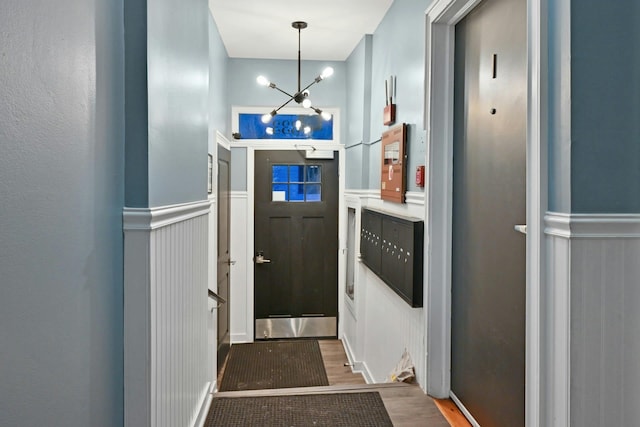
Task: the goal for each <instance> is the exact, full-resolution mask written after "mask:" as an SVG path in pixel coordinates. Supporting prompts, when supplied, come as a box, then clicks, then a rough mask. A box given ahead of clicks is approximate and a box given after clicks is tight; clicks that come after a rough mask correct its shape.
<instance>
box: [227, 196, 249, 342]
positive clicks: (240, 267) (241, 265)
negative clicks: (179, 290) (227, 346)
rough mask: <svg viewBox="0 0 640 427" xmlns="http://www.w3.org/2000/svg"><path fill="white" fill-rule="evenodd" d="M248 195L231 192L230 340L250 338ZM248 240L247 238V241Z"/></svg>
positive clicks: (247, 340)
mask: <svg viewBox="0 0 640 427" xmlns="http://www.w3.org/2000/svg"><path fill="white" fill-rule="evenodd" d="M248 203H249V198H248V194H247V192H246V191H232V192H231V247H230V252H231V259H232V260H234V261H235V262H236V263H235V264H234V265H232V266H231V305H230V310H231V342H232V343H242V342H252V341H253V261H252V255H251V253H250V252H249V248H252V247H253V233H252V232H251V230H253V219H252V218H251V219H250V218H248V215H247V212H248V206H247V204H248ZM250 239H251V240H250Z"/></svg>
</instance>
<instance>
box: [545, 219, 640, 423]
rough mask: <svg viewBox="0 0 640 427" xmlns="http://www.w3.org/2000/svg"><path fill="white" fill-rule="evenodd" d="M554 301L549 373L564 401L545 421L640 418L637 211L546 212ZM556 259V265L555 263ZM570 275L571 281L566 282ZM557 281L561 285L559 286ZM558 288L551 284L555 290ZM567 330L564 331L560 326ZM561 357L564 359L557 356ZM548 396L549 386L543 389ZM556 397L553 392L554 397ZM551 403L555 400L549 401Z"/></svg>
mask: <svg viewBox="0 0 640 427" xmlns="http://www.w3.org/2000/svg"><path fill="white" fill-rule="evenodd" d="M545 219H546V224H547V230H546V233H547V234H548V235H549V236H550V242H551V243H550V245H551V246H550V252H551V255H550V258H551V259H550V261H551V264H550V272H551V271H556V272H558V274H555V275H552V276H551V280H550V281H549V283H548V286H547V290H549V292H550V293H551V292H553V293H551V294H550V295H548V296H546V298H545V300H547V301H548V302H549V303H552V304H556V305H558V301H560V305H565V306H564V307H560V306H558V307H555V308H554V309H553V311H554V316H553V317H552V321H551V324H547V325H546V333H547V334H549V333H552V331H553V330H554V329H555V328H556V327H559V329H560V330H561V331H564V330H568V331H569V335H568V336H567V337H563V336H556V339H555V340H553V341H552V343H553V345H552V346H551V347H550V348H549V349H548V351H547V353H548V354H550V355H551V356H550V359H551V360H552V364H553V361H554V360H555V362H556V363H555V364H554V365H553V366H552V368H555V369H556V371H553V370H552V371H550V372H549V375H548V377H552V376H553V375H561V376H562V378H563V380H562V382H563V383H562V384H560V383H558V382H557V380H556V383H555V384H554V385H553V386H551V387H549V386H548V387H546V388H547V389H553V388H554V387H555V388H558V389H559V390H560V391H562V393H560V394H559V395H557V396H555V397H556V398H560V399H561V401H560V402H558V403H557V404H558V405H559V406H562V407H561V408H557V410H556V411H551V413H552V414H554V417H553V418H552V419H548V420H547V422H546V423H545V425H553V426H556V425H558V426H559V425H580V426H603V425H616V426H618V425H619V426H626V425H636V424H637V422H638V420H639V419H640V404H639V402H640V357H638V355H639V354H640V310H639V309H638V306H639V305H640V233H639V231H640V215H615V214H613V215H575V214H574V215H565V214H553V213H551V214H548V215H547V217H546V218H545ZM551 266H553V268H551ZM566 282H568V285H565V283H566ZM556 287H559V288H562V289H563V290H555V288H556ZM552 289H553V290H555V291H551V290H552ZM563 333H564V332H563ZM560 361H562V362H561V363H560ZM543 395H544V389H543ZM549 399H550V400H551V399H553V396H549ZM547 404H549V405H551V404H552V403H551V402H547Z"/></svg>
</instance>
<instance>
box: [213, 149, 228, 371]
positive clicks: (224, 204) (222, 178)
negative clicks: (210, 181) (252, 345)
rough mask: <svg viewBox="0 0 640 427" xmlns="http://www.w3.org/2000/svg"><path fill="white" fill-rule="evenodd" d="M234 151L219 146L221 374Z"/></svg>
mask: <svg viewBox="0 0 640 427" xmlns="http://www.w3.org/2000/svg"><path fill="white" fill-rule="evenodd" d="M230 165H231V152H230V151H229V150H227V149H226V148H224V147H221V146H218V193H217V197H216V199H217V204H218V280H217V281H218V291H217V292H218V295H219V296H220V297H221V298H222V299H223V301H226V303H221V302H217V304H218V372H220V370H221V369H222V366H223V365H224V361H225V358H226V357H227V354H228V353H229V348H230V345H231V340H230V332H229V328H230V311H229V307H230V303H229V296H230V295H229V294H230V292H229V284H230V274H229V273H230V271H229V270H230V266H231V255H230V252H229V243H230V238H229V230H230V225H229V220H230V203H229V191H230V188H229V186H230V182H231V181H230V177H231V169H230Z"/></svg>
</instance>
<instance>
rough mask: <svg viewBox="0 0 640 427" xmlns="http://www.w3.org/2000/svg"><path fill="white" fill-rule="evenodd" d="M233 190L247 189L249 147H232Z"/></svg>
mask: <svg viewBox="0 0 640 427" xmlns="http://www.w3.org/2000/svg"><path fill="white" fill-rule="evenodd" d="M231 191H247V149H246V148H244V147H236V148H231Z"/></svg>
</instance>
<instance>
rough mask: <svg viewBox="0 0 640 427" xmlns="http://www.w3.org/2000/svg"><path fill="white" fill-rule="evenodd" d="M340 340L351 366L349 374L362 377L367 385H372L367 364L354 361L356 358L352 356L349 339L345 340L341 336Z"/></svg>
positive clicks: (371, 377) (345, 338)
mask: <svg viewBox="0 0 640 427" xmlns="http://www.w3.org/2000/svg"><path fill="white" fill-rule="evenodd" d="M341 340H342V346H343V347H344V352H345V353H346V355H347V360H348V361H349V363H350V364H351V372H353V373H355V374H360V375H362V377H363V378H364V380H365V381H366V383H367V384H373V382H374V381H373V376H372V375H371V372H370V371H369V368H368V367H367V364H366V363H364V362H360V361H357V360H355V359H356V357H355V355H354V354H353V350H352V349H351V344H349V339H347V337H346V336H343V337H342V338H341Z"/></svg>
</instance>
